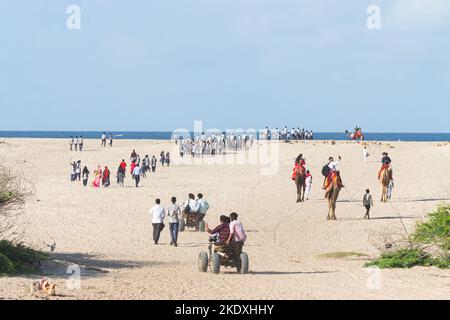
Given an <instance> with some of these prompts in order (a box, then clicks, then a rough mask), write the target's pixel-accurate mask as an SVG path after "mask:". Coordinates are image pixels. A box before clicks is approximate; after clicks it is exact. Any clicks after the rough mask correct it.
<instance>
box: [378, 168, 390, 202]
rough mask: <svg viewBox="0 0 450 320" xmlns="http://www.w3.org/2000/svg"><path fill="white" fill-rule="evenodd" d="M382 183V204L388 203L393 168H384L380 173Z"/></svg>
mask: <svg viewBox="0 0 450 320" xmlns="http://www.w3.org/2000/svg"><path fill="white" fill-rule="evenodd" d="M379 180H380V182H381V202H387V200H388V199H387V189H388V186H389V183H390V182H391V180H392V168H391V167H388V168H383V169H381V173H380V179H379Z"/></svg>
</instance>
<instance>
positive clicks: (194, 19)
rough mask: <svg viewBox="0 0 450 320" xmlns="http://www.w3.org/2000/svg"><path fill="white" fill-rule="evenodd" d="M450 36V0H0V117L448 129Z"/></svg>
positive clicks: (64, 123)
mask: <svg viewBox="0 0 450 320" xmlns="http://www.w3.org/2000/svg"><path fill="white" fill-rule="evenodd" d="M70 5H77V6H78V7H79V8H80V29H75V30H70V29H68V28H67V19H68V18H69V17H70V15H71V14H68V13H67V8H68V7H69V6H70ZM370 5H376V6H378V7H379V8H380V21H381V25H380V29H375V30H373V29H368V27H367V20H368V18H369V16H370V14H368V13H367V8H368V7H369V6H370ZM449 36H450V1H448V0H396V1H392V0H378V1H377V0H348V1H342V0H164V1H162V0H158V1H156V0H130V1H123V0H122V1H119V0H69V1H67V0H58V1H55V0H33V1H28V0H27V1H25V0H14V1H13V0H0V130H67V131H70V130H88V131H89V130H95V131H104V130H105V131H112V130H123V131H160V130H164V131H171V130H174V129H176V128H188V129H192V127H193V125H194V121H195V120H200V121H203V127H204V128H205V129H208V128H217V129H220V130H225V129H232V128H244V129H249V128H255V129H259V128H264V127H265V126H266V125H268V126H270V127H274V128H275V127H284V126H285V125H287V126H288V127H294V126H295V127H297V126H299V127H303V128H305V129H312V130H314V131H316V132H319V131H321V132H336V131H338V132H342V131H344V130H346V129H351V128H353V127H354V126H355V125H359V126H361V127H362V128H363V129H364V130H365V131H370V132H450V129H449V123H450V122H449V119H450V105H449V102H450V54H449V52H450V37H449Z"/></svg>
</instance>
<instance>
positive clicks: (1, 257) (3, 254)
mask: <svg viewBox="0 0 450 320" xmlns="http://www.w3.org/2000/svg"><path fill="white" fill-rule="evenodd" d="M47 259H48V254H46V253H44V252H41V251H37V250H34V249H31V248H29V247H26V246H24V245H23V244H22V243H18V244H14V243H12V242H10V241H7V240H1V241H0V275H14V274H18V273H33V272H36V271H38V267H39V264H40V262H41V261H43V260H47Z"/></svg>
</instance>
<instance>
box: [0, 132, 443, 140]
mask: <svg viewBox="0 0 450 320" xmlns="http://www.w3.org/2000/svg"><path fill="white" fill-rule="evenodd" d="M102 133H103V131H8V130H0V138H36V139H39V138H40V139H68V138H70V137H71V136H74V137H75V136H82V137H83V138H85V139H99V138H100V137H101V135H102ZM109 133H110V132H109V131H108V132H107V135H109ZM111 133H112V134H113V136H114V139H138V140H141V139H142V140H145V139H148V140H170V139H171V137H172V131H111ZM190 134H191V137H192V136H193V133H192V132H191V133H190ZM364 135H365V140H367V141H410V142H413V141H422V142H427V141H436V142H440V141H450V133H420V132H417V133H414V132H365V133H364ZM178 136H179V137H180V136H182V134H179V135H178ZM314 140H338V141H339V140H349V138H348V137H347V135H346V134H345V132H314Z"/></svg>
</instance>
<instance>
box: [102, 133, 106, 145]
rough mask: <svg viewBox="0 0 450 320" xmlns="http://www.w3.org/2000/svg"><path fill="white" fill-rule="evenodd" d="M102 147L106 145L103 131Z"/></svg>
mask: <svg viewBox="0 0 450 320" xmlns="http://www.w3.org/2000/svg"><path fill="white" fill-rule="evenodd" d="M102 147H106V133H105V132H103V134H102Z"/></svg>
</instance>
